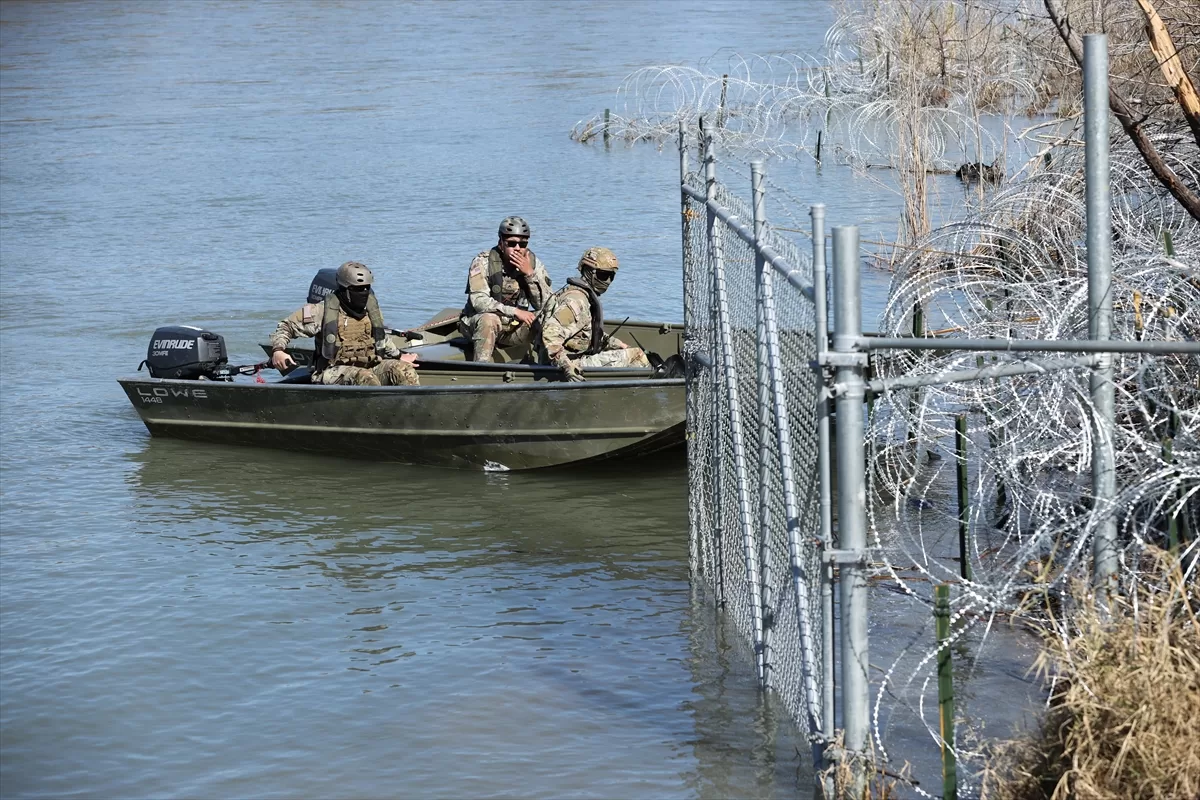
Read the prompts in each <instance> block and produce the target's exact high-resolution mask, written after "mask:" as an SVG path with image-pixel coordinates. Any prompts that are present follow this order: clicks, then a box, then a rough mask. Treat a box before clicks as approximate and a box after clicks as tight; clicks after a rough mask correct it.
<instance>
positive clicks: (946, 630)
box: [933, 583, 958, 800]
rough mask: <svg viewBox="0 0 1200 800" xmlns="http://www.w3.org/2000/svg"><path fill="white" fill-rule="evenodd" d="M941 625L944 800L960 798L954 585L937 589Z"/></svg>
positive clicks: (939, 658)
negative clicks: (956, 748)
mask: <svg viewBox="0 0 1200 800" xmlns="http://www.w3.org/2000/svg"><path fill="white" fill-rule="evenodd" d="M933 596H934V601H933V618H934V623H935V627H936V628H937V643H938V651H937V676H938V721H939V723H940V726H939V727H940V728H941V735H942V800H954V798H956V797H958V765H957V764H956V763H955V758H954V663H953V660H952V655H951V653H950V586H949V585H948V584H945V583H942V584H938V585H937V586H935V587H934V590H933Z"/></svg>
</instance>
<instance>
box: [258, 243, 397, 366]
mask: <svg viewBox="0 0 1200 800" xmlns="http://www.w3.org/2000/svg"><path fill="white" fill-rule="evenodd" d="M374 280H375V278H374V276H373V275H372V274H371V270H369V269H367V268H366V266H364V265H363V264H360V263H358V262H357V261H347V262H346V263H345V264H342V265H341V266H340V267H338V271H337V285H338V288H337V291H334V292H330V293H329V294H327V295H326V296H325V299H324V300H322V301H321V302H320V303H309V304H308V305H305V306H303V307H302V308H301V309H300V310H299V311H296V312H295V313H294V314H292V315H291V316H289V317H288V318H287V319H285V320H283V321H282V322H280V323H279V326H278V327H277V328H276V329H275V332H274V333H273V334H271V366H273V367H275V369H278V370H283V369H285V368H287V367H289V366H293V367H294V366H295V365H296V362H295V361H294V360H293V359H292V357H291V356H289V355H288V354H287V352H286V351H287V346H288V343H289V342H291V341H292V339H296V338H299V337H301V336H313V337H316V342H315V347H316V352H315V353H314V356H315V363H314V365H313V375H312V382H313V383H323V384H327V385H333V384H341V385H346V386H416V385H417V384H418V383H419V381H418V380H417V371H416V370H415V369H414V368H413V366H412V364H411V363H409V362H410V361H413V360H415V356H411V355H407V356H402V355H401V354H400V350H399V349H398V348H397V347H396V345H394V344H392V342H391V340H390V339H389V338H388V335H387V331H386V329H385V328H384V326H383V315H382V314H381V313H380V311H379V303H378V301H377V300H376V299H375V293H374V292H372V291H371V284H372V283H373V282H374Z"/></svg>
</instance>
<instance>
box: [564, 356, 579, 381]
mask: <svg viewBox="0 0 1200 800" xmlns="http://www.w3.org/2000/svg"><path fill="white" fill-rule="evenodd" d="M562 371H563V374H564V375H565V376H566V377H567V380H568V381H570V382H571V383H578V382H579V381H582V380H584V377H583V370H581V369H580V368H579V365H578V364H576V363H575V362H574V361H568V362H567V363H566V364H565V365H564V366H563V368H562Z"/></svg>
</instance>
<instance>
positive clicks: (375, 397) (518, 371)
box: [118, 310, 685, 471]
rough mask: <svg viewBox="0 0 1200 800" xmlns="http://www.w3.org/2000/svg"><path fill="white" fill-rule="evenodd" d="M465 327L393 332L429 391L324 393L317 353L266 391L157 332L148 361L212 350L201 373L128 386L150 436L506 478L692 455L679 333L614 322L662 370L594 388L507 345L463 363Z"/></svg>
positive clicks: (182, 332) (218, 357)
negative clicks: (687, 450) (316, 373)
mask: <svg viewBox="0 0 1200 800" xmlns="http://www.w3.org/2000/svg"><path fill="white" fill-rule="evenodd" d="M457 321H458V312H457V311H456V310H455V311H450V310H447V311H445V312H442V313H441V314H438V315H435V316H434V317H433V318H432V319H430V320H429V321H428V322H426V323H424V324H423V325H419V326H417V327H415V328H412V329H410V330H407V331H395V332H392V334H391V335H392V336H394V337H396V340H397V343H398V344H402V349H403V350H405V351H406V352H410V353H414V354H416V355H417V356H418V361H417V363H416V366H417V370H418V374H419V375H420V379H421V385H420V386H320V385H314V384H312V383H309V382H308V365H309V364H310V363H311V360H312V350H311V347H310V348H307V349H306V348H305V347H303V346H300V347H295V348H289V353H291V354H292V357H293V358H295V359H296V360H297V362H298V364H300V365H301V366H300V367H299V368H297V369H295V370H293V371H291V372H289V373H288V374H287V375H285V376H284V377H283V378H282V379H281V380H278V381H274V382H267V383H260V382H258V381H257V380H256V379H255V378H254V377H251V376H250V375H248V374H241V372H243V371H246V370H244V369H243V368H229V367H226V366H224V365H223V361H224V341H223V340H221V339H220V337H219V336H217V335H216V334H212V333H210V332H207V331H200V330H199V329H195V328H184V327H172V328H160V329H159V330H158V331H156V332H155V336H154V338H153V339H152V342H151V348H150V349H149V350H148V358H147V361H150V356H151V355H153V354H155V353H159V354H166V353H170V352H173V351H171V350H169V349H165V348H168V347H169V346H172V345H178V346H180V347H184V346H185V345H186V348H185V351H186V352H189V353H195V352H197V351H200V352H203V353H207V355H206V356H204V358H206V359H207V360H206V361H205V362H204V363H205V365H206V366H205V367H204V368H203V369H201V370H200V371H199V373H197V372H196V371H195V370H191V371H186V372H185V371H183V370H162V369H160V370H158V373H159V374H158V376H157V377H155V376H153V375H152V376H151V377H142V376H140V375H139V376H136V377H129V378H120V379H118V380H119V383H120V384H121V387H122V388H123V389H124V390H125V393H126V395H127V396H128V397H129V400H130V402H131V403H132V404H133V406H134V408H136V409H137V412H138V414H139V415H140V416H141V419H142V422H143V423H145V425H146V428H147V429H148V430H149V431H150V434H151V435H152V436H169V437H174V438H179V439H191V440H199V441H209V442H221V443H229V444H246V445H257V446H262V447H272V448H281V449H287V450H296V451H304V452H313V453H323V454H332V455H346V454H347V453H353V455H354V457H355V458H356V459H370V460H375V461H394V462H401V463H406V464H414V465H420V466H436V467H457V468H467V469H484V470H497V471H500V470H522V469H539V468H546V467H555V466H561V465H564V464H578V463H592V462H597V461H604V460H608V459H616V458H630V457H640V456H644V455H647V454H649V453H657V452H660V451H667V450H673V449H678V450H680V451H681V452H682V448H683V444H684V427H685V423H684V419H685V411H684V379H683V377H682V375H679V374H677V373H679V371H680V370H679V366H680V365H681V363H682V362H681V360H680V358H679V353H680V350H681V347H682V343H683V326H682V325H678V324H674V323H658V322H638V321H628V320H620V321H616V320H609V321H606V323H605V327H606V330H608V331H610V332H612V331H616V330H617V329H618V328H619V333H618V335H619V336H620V337H621V338H622V339H623V340H624V341H627V342H630V343H631V344H633V343H636V344H638V345H640V346H642V347H643V349H646V350H647V351H648V352H653V353H655V354H656V355H657V356H658V358H657V359H654V361H655V363H656V364H659V365H660V366H659V367H658V368H656V369H636V368H623V367H602V368H591V369H585V370H584V373H583V374H584V377H585V379H586V380H585V381H583V382H577V383H570V382H566V381H564V380H562V374H561V372H560V371H559V370H558V369H557V368H556V367H549V366H539V365H534V364H526V363H520V362H518V361H516V360H515V359H516V358H517V353H516V352H515V351H513V350H505V351H503V352H501V351H500V349H499V348H498V349H497V363H488V364H483V363H476V362H472V361H468V360H466V357H467V352H466V350H467V348H468V346H469V343H467V342H464V341H463V340H462V338H461V337H459V336H458V335H457ZM206 337H207V338H206ZM189 342H190V343H189ZM159 345H162V347H160V348H159V349H155V348H156V346H159ZM218 345H219V347H218ZM188 357H189V358H191V359H193V360H194V359H195V358H199V356H190V355H189V356H188ZM189 363H190V362H189Z"/></svg>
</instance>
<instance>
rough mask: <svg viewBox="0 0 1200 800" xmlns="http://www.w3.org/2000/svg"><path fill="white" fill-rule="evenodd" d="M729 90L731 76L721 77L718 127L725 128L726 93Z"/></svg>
mask: <svg viewBox="0 0 1200 800" xmlns="http://www.w3.org/2000/svg"><path fill="white" fill-rule="evenodd" d="M728 89H729V76H728V75H722V76H721V104H720V105H719V106H717V127H718V128H724V127H725V92H726V91H727V90H728Z"/></svg>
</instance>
